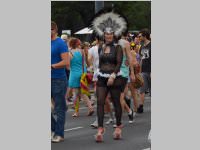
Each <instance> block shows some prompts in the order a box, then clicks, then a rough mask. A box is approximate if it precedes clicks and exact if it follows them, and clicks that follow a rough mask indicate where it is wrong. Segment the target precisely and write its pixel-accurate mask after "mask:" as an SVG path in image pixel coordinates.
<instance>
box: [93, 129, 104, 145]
mask: <svg viewBox="0 0 200 150" xmlns="http://www.w3.org/2000/svg"><path fill="white" fill-rule="evenodd" d="M104 132H105V129H104V128H102V127H99V128H98V131H97V134H96V135H95V140H96V142H103V134H104Z"/></svg>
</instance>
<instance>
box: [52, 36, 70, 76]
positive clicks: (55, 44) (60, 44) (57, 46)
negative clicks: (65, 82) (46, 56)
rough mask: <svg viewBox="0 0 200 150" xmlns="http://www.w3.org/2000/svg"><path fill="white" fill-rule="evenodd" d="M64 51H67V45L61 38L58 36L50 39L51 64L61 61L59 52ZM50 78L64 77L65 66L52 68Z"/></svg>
mask: <svg viewBox="0 0 200 150" xmlns="http://www.w3.org/2000/svg"><path fill="white" fill-rule="evenodd" d="M65 52H68V46H67V44H66V43H65V42H64V41H63V40H62V39H61V38H59V37H58V38H57V39H55V40H53V41H51V64H56V63H58V62H60V61H62V58H61V54H62V53H65ZM51 78H54V79H63V78H66V72H65V68H60V69H52V70H51Z"/></svg>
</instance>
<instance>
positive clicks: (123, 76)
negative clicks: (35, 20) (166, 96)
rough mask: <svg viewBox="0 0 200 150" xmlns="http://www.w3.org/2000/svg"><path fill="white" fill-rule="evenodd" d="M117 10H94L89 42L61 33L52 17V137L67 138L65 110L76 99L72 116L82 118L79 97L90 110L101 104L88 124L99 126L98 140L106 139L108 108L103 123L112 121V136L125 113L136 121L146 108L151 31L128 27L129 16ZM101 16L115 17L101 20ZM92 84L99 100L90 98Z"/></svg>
mask: <svg viewBox="0 0 200 150" xmlns="http://www.w3.org/2000/svg"><path fill="white" fill-rule="evenodd" d="M119 16H120V15H118V14H115V13H113V12H112V13H110V12H109V13H104V14H100V15H98V16H96V18H95V19H94V21H93V22H92V25H93V30H94V32H95V39H94V40H93V41H92V42H91V43H89V42H84V41H81V40H80V39H78V38H76V37H69V36H68V35H62V36H61V37H58V28H57V25H56V23H55V22H53V21H52V22H51V103H52V113H51V141H52V142H55V143H59V142H61V141H63V140H64V125H65V113H66V112H67V109H68V106H69V105H72V107H73V108H74V113H73V115H72V117H76V118H78V117H79V107H80V101H83V102H84V103H85V104H86V106H87V107H88V113H87V115H88V116H91V115H93V114H94V112H95V109H94V104H95V103H96V104H97V109H96V114H97V116H96V119H95V120H93V122H91V124H90V126H92V127H94V128H97V133H96V135H95V141H96V142H102V141H103V134H104V132H105V127H104V114H105V113H107V114H108V116H109V119H108V120H107V121H105V124H110V123H112V124H113V127H115V130H114V133H113V139H115V140H118V139H121V137H122V128H123V125H122V121H121V120H122V113H127V116H128V118H129V123H133V121H134V118H135V116H136V114H137V113H143V112H144V100H145V94H147V93H148V94H150V95H151V38H150V32H149V30H148V29H142V30H141V31H139V32H137V33H136V32H134V33H129V32H127V30H128V29H127V22H126V20H125V19H124V18H123V17H121V16H120V17H119ZM106 17H107V18H106ZM101 18H104V22H105V20H106V19H107V20H108V22H114V21H113V20H115V21H116V22H115V24H114V25H113V24H112V23H111V25H109V23H108V24H106V25H104V26H100V24H101V22H100V21H99V19H101ZM111 18H113V20H112V19H111ZM109 19H110V20H109ZM117 23H118V24H119V25H118V24H117ZM90 75H92V79H91V78H90V77H91V76H90ZM90 80H91V81H90ZM91 85H92V86H91ZM91 87H92V88H93V89H92V91H94V96H95V100H91V95H90V90H91ZM131 101H132V102H131ZM130 104H133V105H130ZM113 110H114V112H113ZM91 121H92V120H91Z"/></svg>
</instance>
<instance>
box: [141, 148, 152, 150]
mask: <svg viewBox="0 0 200 150" xmlns="http://www.w3.org/2000/svg"><path fill="white" fill-rule="evenodd" d="M143 150H151V149H150V148H146V149H143Z"/></svg>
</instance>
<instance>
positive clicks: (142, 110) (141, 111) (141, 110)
mask: <svg viewBox="0 0 200 150" xmlns="http://www.w3.org/2000/svg"><path fill="white" fill-rule="evenodd" d="M143 112H144V109H143V105H139V107H138V109H137V113H139V114H141V113H143Z"/></svg>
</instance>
